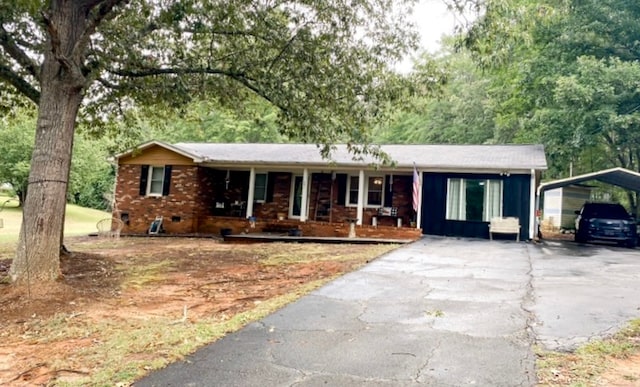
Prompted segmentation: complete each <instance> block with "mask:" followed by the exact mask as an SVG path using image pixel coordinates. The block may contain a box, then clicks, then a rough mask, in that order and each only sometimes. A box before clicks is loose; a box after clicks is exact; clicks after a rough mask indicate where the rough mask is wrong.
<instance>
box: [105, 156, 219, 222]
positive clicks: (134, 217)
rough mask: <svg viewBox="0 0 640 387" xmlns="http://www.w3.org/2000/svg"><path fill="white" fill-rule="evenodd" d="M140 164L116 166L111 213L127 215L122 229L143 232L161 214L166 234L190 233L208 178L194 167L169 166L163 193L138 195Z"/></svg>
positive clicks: (202, 202) (117, 215)
mask: <svg viewBox="0 0 640 387" xmlns="http://www.w3.org/2000/svg"><path fill="white" fill-rule="evenodd" d="M141 167H142V166H141V165H120V166H119V167H118V178H117V185H116V206H115V208H116V209H115V210H114V216H116V217H120V216H122V215H123V214H127V215H128V222H126V224H125V226H124V228H123V230H122V232H123V233H145V232H147V230H148V228H149V225H150V224H151V222H152V221H153V220H154V219H155V218H156V216H162V217H163V228H164V230H165V231H166V232H167V233H175V234H184V233H192V232H194V231H195V230H196V229H197V219H198V218H199V215H200V210H201V208H202V206H203V205H204V198H205V195H203V194H202V193H203V192H204V191H206V190H207V187H208V180H207V179H206V178H205V176H202V173H201V172H200V171H199V168H198V167H194V166H173V167H172V170H171V188H170V190H169V195H167V196H159V197H155V196H140V173H141Z"/></svg>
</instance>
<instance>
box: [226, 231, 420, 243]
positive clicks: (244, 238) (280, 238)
mask: <svg viewBox="0 0 640 387" xmlns="http://www.w3.org/2000/svg"><path fill="white" fill-rule="evenodd" d="M224 241H225V242H229V243H246V244H249V243H268V242H294V243H345V244H347V243H348V244H407V243H411V242H413V240H412V239H386V238H348V237H313V236H289V235H282V234H269V233H251V234H231V235H225V236H224Z"/></svg>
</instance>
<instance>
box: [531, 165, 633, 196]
mask: <svg viewBox="0 0 640 387" xmlns="http://www.w3.org/2000/svg"><path fill="white" fill-rule="evenodd" d="M591 180H597V181H601V182H603V183H607V184H612V185H617V186H618V187H622V188H626V189H629V190H632V191H636V192H640V173H638V172H634V171H631V170H628V169H625V168H620V167H618V168H611V169H606V170H603V171H598V172H592V173H587V174H584V175H579V176H573V177H568V178H566V179H560V180H554V181H548V182H546V183H542V184H540V186H539V187H538V194H539V193H541V192H542V191H547V190H550V189H555V188H560V187H565V186H568V185H571V184H578V183H583V182H585V181H591Z"/></svg>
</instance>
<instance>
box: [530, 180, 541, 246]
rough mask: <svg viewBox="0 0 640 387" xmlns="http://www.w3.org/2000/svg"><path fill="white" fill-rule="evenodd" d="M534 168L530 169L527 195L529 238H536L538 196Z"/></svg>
mask: <svg viewBox="0 0 640 387" xmlns="http://www.w3.org/2000/svg"><path fill="white" fill-rule="evenodd" d="M536 188H537V187H536V170H535V169H532V170H531V189H530V196H529V202H530V204H529V214H530V215H529V218H530V219H529V239H531V240H534V239H535V240H537V239H538V209H539V208H540V196H539V195H536V191H537V190H536Z"/></svg>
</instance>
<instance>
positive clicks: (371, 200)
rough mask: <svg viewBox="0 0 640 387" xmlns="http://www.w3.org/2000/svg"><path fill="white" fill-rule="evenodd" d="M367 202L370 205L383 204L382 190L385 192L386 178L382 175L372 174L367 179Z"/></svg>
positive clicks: (379, 205)
mask: <svg viewBox="0 0 640 387" xmlns="http://www.w3.org/2000/svg"><path fill="white" fill-rule="evenodd" d="M367 183H368V184H367V187H368V188H367V187H365V189H366V190H367V203H366V205H368V206H377V207H381V206H382V192H384V178H383V177H382V176H370V177H369V179H368V181H367Z"/></svg>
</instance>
